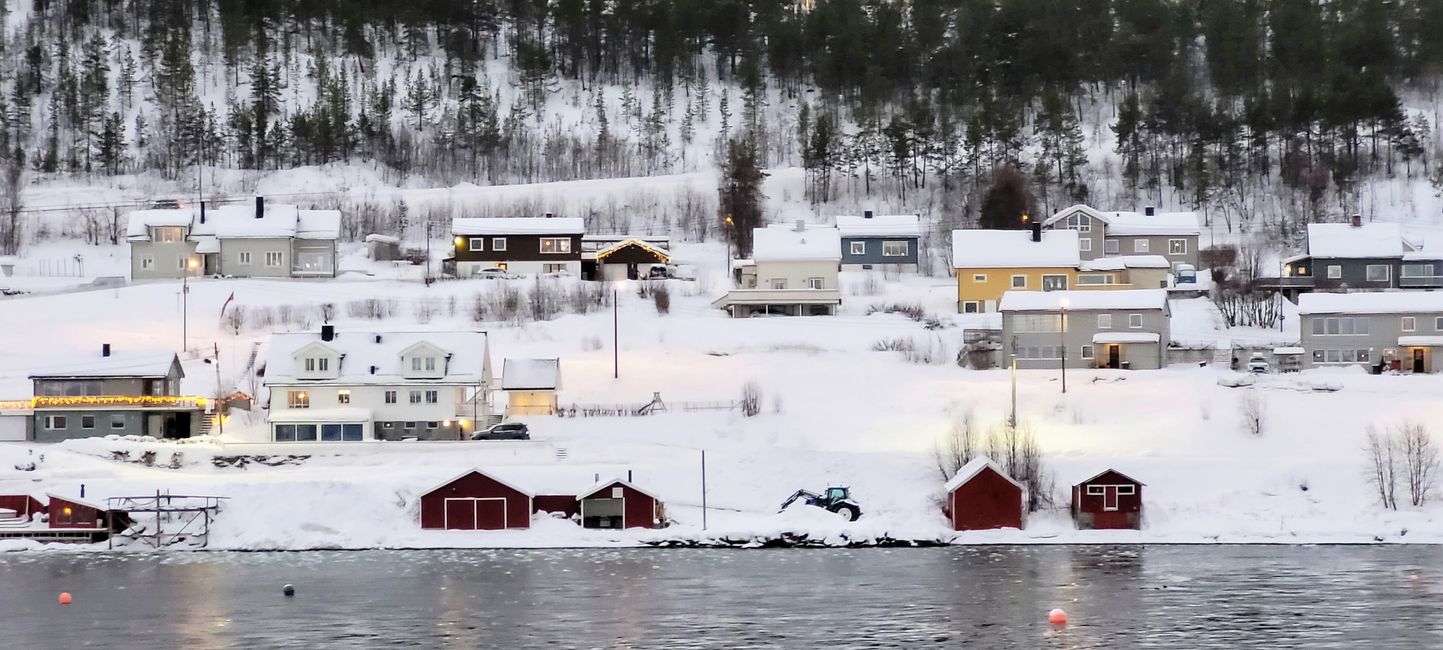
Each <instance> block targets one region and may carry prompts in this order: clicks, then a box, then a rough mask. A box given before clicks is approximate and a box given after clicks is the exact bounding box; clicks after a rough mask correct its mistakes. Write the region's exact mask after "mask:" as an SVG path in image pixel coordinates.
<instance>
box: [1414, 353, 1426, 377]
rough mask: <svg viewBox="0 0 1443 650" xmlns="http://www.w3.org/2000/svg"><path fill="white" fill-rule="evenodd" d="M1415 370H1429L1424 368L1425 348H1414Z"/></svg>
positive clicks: (1418, 371) (1422, 371)
mask: <svg viewBox="0 0 1443 650" xmlns="http://www.w3.org/2000/svg"><path fill="white" fill-rule="evenodd" d="M1413 372H1417V373H1424V372H1428V371H1427V370H1424V368H1423V348H1413Z"/></svg>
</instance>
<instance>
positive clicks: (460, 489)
mask: <svg viewBox="0 0 1443 650" xmlns="http://www.w3.org/2000/svg"><path fill="white" fill-rule="evenodd" d="M421 527H422V528H427V529H441V530H503V529H507V528H530V527H531V493H530V492H527V491H526V490H523V489H521V488H519V487H516V486H515V485H512V484H510V483H507V482H505V481H503V480H501V479H499V478H496V477H495V476H492V475H490V474H487V473H485V472H483V471H481V470H479V469H473V470H468V471H467V472H465V473H463V474H461V475H460V476H457V477H456V478H453V479H451V480H449V481H446V482H445V483H442V484H440V485H438V486H436V487H434V488H432V489H430V490H428V491H427V492H426V493H425V494H422V495H421Z"/></svg>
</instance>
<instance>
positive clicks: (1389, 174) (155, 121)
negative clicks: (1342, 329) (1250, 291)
mask: <svg viewBox="0 0 1443 650" xmlns="http://www.w3.org/2000/svg"><path fill="white" fill-rule="evenodd" d="M4 24H5V25H6V29H5V31H4V33H3V35H0V165H3V166H4V168H5V173H4V174H3V178H0V186H3V188H13V187H15V186H17V185H18V184H21V183H25V182H33V181H34V180H37V179H43V178H52V177H57V176H65V175H84V176H87V177H103V176H111V175H124V174H137V173H147V172H148V173H155V174H159V175H160V176H162V177H164V178H170V179H177V178H185V177H186V176H187V175H194V171H193V170H194V169H195V167H196V166H197V165H207V166H219V167H226V168H239V169H262V170H264V169H286V168H290V167H295V166H302V165H319V164H326V163H336V162H346V161H355V160H369V161H377V162H379V163H381V164H382V165H384V166H385V167H386V168H387V169H388V170H392V171H393V172H394V173H395V174H397V175H398V176H400V177H408V176H419V177H422V178H425V179H428V180H431V181H433V182H435V183H438V184H440V183H454V182H460V181H469V182H474V183H478V184H495V183H513V182H544V181H554V180H570V179H584V178H609V177H621V176H639V175H650V174H659V173H670V172H677V171H688V170H697V169H709V168H712V167H718V166H725V163H726V160H725V159H726V158H727V157H728V155H729V154H732V155H734V154H735V153H736V152H737V151H738V150H742V151H743V153H746V154H748V155H750V156H752V157H753V158H754V159H755V160H754V161H753V162H754V164H755V166H760V167H766V166H773V165H800V166H804V167H806V169H807V171H808V183H807V186H808V187H807V191H808V194H809V197H810V198H811V199H812V200H813V201H815V202H817V203H819V204H820V203H826V202H829V201H838V200H848V199H850V200H864V199H866V198H868V197H874V196H876V197H887V198H888V200H889V201H891V202H892V203H894V204H899V205H908V206H912V207H916V208H919V209H925V210H926V211H928V212H945V218H939V221H945V222H947V223H950V224H960V223H972V222H975V221H976V220H977V219H978V217H979V215H980V216H983V217H984V220H985V219H987V216H986V214H985V212H986V211H985V210H984V205H985V204H986V203H987V202H986V201H985V200H984V199H985V196H986V194H987V188H988V187H989V186H994V185H998V184H1003V185H1004V186H1006V187H1011V188H1013V189H1014V190H1015V191H1016V193H1017V195H1018V197H1019V198H1018V199H1017V200H1016V201H1012V202H1007V201H1004V202H1002V203H1003V204H1004V205H1003V206H1002V207H999V208H996V209H995V210H994V211H995V212H998V214H1002V215H1004V216H1005V215H1006V214H1010V213H1013V212H1016V211H1017V210H1018V209H1019V205H1017V202H1018V201H1020V202H1022V203H1023V204H1024V205H1022V206H1020V207H1021V209H1026V210H1037V211H1050V210H1055V209H1057V208H1058V207H1061V206H1063V205H1067V204H1070V203H1074V202H1092V203H1094V204H1098V205H1100V206H1102V207H1104V208H1113V207H1118V208H1131V207H1133V206H1136V205H1141V204H1143V203H1165V204H1173V205H1178V206H1191V207H1193V208H1197V209H1200V210H1203V211H1204V212H1205V213H1206V214H1207V215H1208V218H1209V219H1210V220H1216V221H1217V223H1221V224H1223V225H1224V226H1225V227H1226V228H1227V229H1228V230H1233V229H1234V228H1243V229H1247V228H1253V227H1256V228H1258V230H1260V231H1265V232H1267V233H1268V234H1269V236H1270V237H1274V238H1278V239H1281V240H1286V239H1288V238H1290V237H1295V236H1296V232H1297V230H1298V225H1299V224H1301V223H1303V222H1307V221H1315V220H1326V219H1336V218H1341V217H1342V216H1344V215H1345V213H1347V212H1350V211H1353V210H1359V209H1362V208H1361V207H1360V206H1359V205H1358V204H1359V197H1360V194H1361V192H1362V191H1363V189H1364V188H1366V187H1368V186H1370V185H1371V184H1376V183H1386V182H1398V181H1400V180H1401V181H1402V182H1410V181H1412V182H1419V183H1424V182H1432V183H1434V184H1435V185H1440V186H1443V173H1440V172H1439V170H1438V169H1437V165H1436V163H1435V160H1434V159H1435V158H1436V157H1437V156H1438V155H1439V153H1440V152H1443V149H1440V142H1443V140H1440V136H1439V134H1438V133H1437V132H1436V123H1437V120H1438V112H1439V110H1438V104H1439V98H1438V94H1439V88H1440V81H1443V2H1438V1H1437V0H908V1H901V0H412V1H410V2H392V1H389V0H9V2H7V3H6V14H5V16H4ZM3 188H0V189H3ZM11 203H12V204H13V203H14V202H13V201H12V202H11ZM994 203H996V202H995V201H994ZM991 219H992V220H993V221H996V220H999V219H1003V217H997V216H994V217H991Z"/></svg>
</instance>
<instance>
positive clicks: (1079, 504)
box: [1072, 469, 1143, 530]
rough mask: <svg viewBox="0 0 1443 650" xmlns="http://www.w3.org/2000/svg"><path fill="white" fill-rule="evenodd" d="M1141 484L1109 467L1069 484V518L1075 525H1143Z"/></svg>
mask: <svg viewBox="0 0 1443 650" xmlns="http://www.w3.org/2000/svg"><path fill="white" fill-rule="evenodd" d="M1142 487H1143V483H1142V482H1141V481H1138V480H1136V479H1134V478H1131V477H1129V476H1127V475H1126V474H1123V473H1122V472H1119V471H1117V470H1113V469H1109V470H1107V471H1104V472H1102V473H1101V474H1098V475H1096V476H1094V477H1092V478H1090V479H1087V480H1085V481H1083V482H1081V483H1078V484H1077V485H1074V486H1072V518H1073V519H1074V520H1075V521H1076V522H1077V527H1078V528H1080V529H1083V530H1086V529H1089V528H1092V529H1119V528H1120V529H1127V528H1132V529H1138V530H1140V529H1141V528H1142Z"/></svg>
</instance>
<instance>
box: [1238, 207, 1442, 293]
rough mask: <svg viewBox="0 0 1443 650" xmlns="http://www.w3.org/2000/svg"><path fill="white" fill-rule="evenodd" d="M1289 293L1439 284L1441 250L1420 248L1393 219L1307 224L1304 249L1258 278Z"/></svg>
mask: <svg viewBox="0 0 1443 650" xmlns="http://www.w3.org/2000/svg"><path fill="white" fill-rule="evenodd" d="M1263 286H1269V287H1273V286H1276V287H1277V288H1279V289H1281V290H1282V291H1284V292H1285V293H1287V294H1289V295H1290V297H1291V296H1292V295H1294V294H1298V293H1303V292H1306V291H1312V290H1315V289H1371V290H1379V289H1437V288H1443V252H1438V251H1428V250H1425V249H1424V246H1423V242H1422V241H1421V240H1418V239H1413V238H1409V237H1407V236H1406V235H1404V233H1403V229H1402V228H1401V227H1400V226H1399V225H1398V224H1396V223H1382V222H1373V223H1364V222H1363V217H1362V216H1361V215H1353V217H1352V218H1351V219H1350V220H1349V221H1348V222H1347V223H1311V224H1308V240H1307V251H1306V252H1304V253H1302V254H1300V255H1295V256H1293V257H1290V258H1287V259H1285V260H1283V268H1282V275H1281V276H1280V277H1278V278H1267V279H1265V280H1263Z"/></svg>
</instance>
